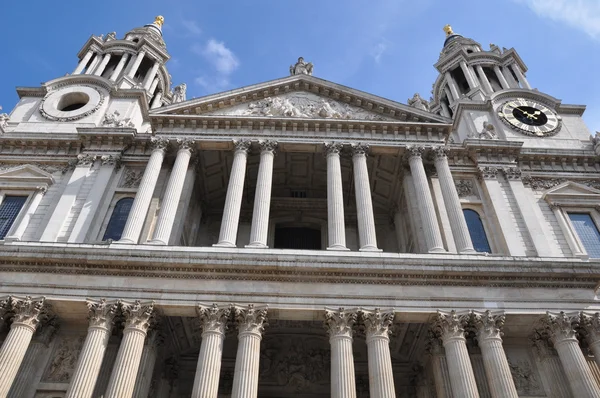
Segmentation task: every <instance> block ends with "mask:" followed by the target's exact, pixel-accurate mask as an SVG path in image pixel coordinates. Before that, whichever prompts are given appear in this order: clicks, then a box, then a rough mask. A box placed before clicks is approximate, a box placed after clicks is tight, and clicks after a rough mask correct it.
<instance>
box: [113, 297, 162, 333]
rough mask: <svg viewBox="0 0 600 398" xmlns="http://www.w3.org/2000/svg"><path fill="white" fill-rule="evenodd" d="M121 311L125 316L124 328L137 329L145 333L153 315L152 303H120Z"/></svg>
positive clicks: (137, 301) (138, 301)
mask: <svg viewBox="0 0 600 398" xmlns="http://www.w3.org/2000/svg"><path fill="white" fill-rule="evenodd" d="M121 310H122V311H123V314H124V315H125V328H134V329H139V330H141V331H143V332H146V331H147V330H148V328H149V327H150V325H151V322H152V318H153V315H154V301H151V302H147V303H141V302H140V300H136V301H135V302H134V303H129V302H125V301H123V302H121Z"/></svg>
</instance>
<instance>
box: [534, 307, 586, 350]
mask: <svg viewBox="0 0 600 398" xmlns="http://www.w3.org/2000/svg"><path fill="white" fill-rule="evenodd" d="M580 317H581V315H580V313H579V312H573V313H565V312H564V311H561V312H559V313H556V312H554V313H553V312H550V311H547V312H546V316H545V317H544V318H543V319H542V322H543V323H544V326H546V328H547V330H548V332H549V334H550V339H551V340H552V343H554V344H557V343H561V342H563V341H565V340H577V330H576V328H577V327H578V326H579V322H580Z"/></svg>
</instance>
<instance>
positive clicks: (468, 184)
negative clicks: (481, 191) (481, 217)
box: [454, 180, 477, 198]
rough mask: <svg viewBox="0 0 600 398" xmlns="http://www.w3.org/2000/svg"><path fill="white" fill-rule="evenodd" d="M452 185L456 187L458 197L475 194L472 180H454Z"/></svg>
mask: <svg viewBox="0 0 600 398" xmlns="http://www.w3.org/2000/svg"><path fill="white" fill-rule="evenodd" d="M454 186H455V187H456V192H458V196H459V197H460V198H466V197H468V196H477V193H476V191H475V187H474V186H473V181H471V180H455V182H454Z"/></svg>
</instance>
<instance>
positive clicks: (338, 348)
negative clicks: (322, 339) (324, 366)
mask: <svg viewBox="0 0 600 398" xmlns="http://www.w3.org/2000/svg"><path fill="white" fill-rule="evenodd" d="M329 341H330V343H331V397H332V398H356V380H355V372H354V357H353V355H352V338H351V337H345V336H340V337H335V338H331V339H330V340H329Z"/></svg>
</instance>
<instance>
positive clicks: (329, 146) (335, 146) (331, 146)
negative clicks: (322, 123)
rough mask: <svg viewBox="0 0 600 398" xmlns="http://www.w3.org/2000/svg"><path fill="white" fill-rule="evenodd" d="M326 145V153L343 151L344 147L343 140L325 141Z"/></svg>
mask: <svg viewBox="0 0 600 398" xmlns="http://www.w3.org/2000/svg"><path fill="white" fill-rule="evenodd" d="M323 145H324V146H325V154H326V155H329V154H330V153H337V154H339V153H341V152H342V149H344V144H342V143H341V142H325V143H323Z"/></svg>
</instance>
